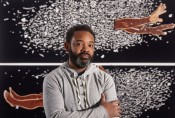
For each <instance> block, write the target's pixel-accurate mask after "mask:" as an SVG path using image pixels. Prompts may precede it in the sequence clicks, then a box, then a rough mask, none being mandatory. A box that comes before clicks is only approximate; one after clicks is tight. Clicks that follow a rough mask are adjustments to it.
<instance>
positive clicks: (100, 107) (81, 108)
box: [43, 25, 121, 118]
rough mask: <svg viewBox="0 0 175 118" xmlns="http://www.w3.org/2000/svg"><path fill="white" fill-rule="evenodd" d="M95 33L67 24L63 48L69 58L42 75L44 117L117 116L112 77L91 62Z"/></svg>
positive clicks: (117, 110)
mask: <svg viewBox="0 0 175 118" xmlns="http://www.w3.org/2000/svg"><path fill="white" fill-rule="evenodd" d="M94 43H95V34H94V32H93V31H92V30H91V28H90V27H89V26H87V25H77V26H74V27H72V28H70V29H69V30H68V32H67V34H66V42H65V45H64V46H65V49H66V51H67V52H68V54H69V60H68V61H67V62H65V63H63V64H62V65H61V66H59V67H58V68H57V69H55V70H53V71H52V72H51V73H49V74H48V76H46V78H45V79H44V83H43V105H44V109H45V113H46V117H47V118H112V117H120V113H121V108H120V106H119V101H118V100H117V95H116V89H115V84H114V81H113V79H112V77H111V76H110V75H109V74H107V73H106V72H104V71H102V70H100V69H99V68H98V67H97V66H96V65H94V64H91V62H92V60H93V56H94Z"/></svg>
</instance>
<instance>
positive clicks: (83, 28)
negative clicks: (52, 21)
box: [66, 24, 95, 44]
mask: <svg viewBox="0 0 175 118" xmlns="http://www.w3.org/2000/svg"><path fill="white" fill-rule="evenodd" d="M76 31H88V32H90V33H91V34H92V35H93V37H94V40H95V33H94V32H93V31H92V29H91V27H89V26H88V25H80V24H78V25H75V26H73V27H71V28H70V29H69V30H68V31H67V33H66V42H67V43H69V44H70V43H71V40H72V37H73V35H74V33H75V32H76Z"/></svg>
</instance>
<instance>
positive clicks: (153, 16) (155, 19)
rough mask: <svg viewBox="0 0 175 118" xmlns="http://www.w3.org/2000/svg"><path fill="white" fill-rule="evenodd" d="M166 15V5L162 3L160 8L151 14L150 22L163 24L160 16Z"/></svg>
mask: <svg viewBox="0 0 175 118" xmlns="http://www.w3.org/2000/svg"><path fill="white" fill-rule="evenodd" d="M164 13H166V5H165V4H163V3H161V4H160V5H159V6H158V8H157V9H156V10H155V11H154V12H153V13H152V14H151V16H150V18H149V20H150V22H151V23H157V22H163V19H162V18H159V16H160V15H162V14H164Z"/></svg>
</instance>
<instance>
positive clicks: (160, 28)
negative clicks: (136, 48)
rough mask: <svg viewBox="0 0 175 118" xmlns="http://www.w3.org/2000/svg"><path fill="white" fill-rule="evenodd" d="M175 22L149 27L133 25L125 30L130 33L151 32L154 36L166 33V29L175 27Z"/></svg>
mask: <svg viewBox="0 0 175 118" xmlns="http://www.w3.org/2000/svg"><path fill="white" fill-rule="evenodd" d="M174 27H175V24H173V23H171V24H163V25H159V26H155V27H147V26H144V25H143V26H137V27H131V28H128V29H124V31H126V32H128V33H130V34H150V35H153V36H159V35H166V34H167V33H166V32H165V30H170V29H174Z"/></svg>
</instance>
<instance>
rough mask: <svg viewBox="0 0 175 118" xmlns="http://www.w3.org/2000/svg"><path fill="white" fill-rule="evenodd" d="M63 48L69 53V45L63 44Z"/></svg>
mask: <svg viewBox="0 0 175 118" xmlns="http://www.w3.org/2000/svg"><path fill="white" fill-rule="evenodd" d="M64 48H65V50H66V52H68V53H69V50H70V44H69V43H67V42H64Z"/></svg>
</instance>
